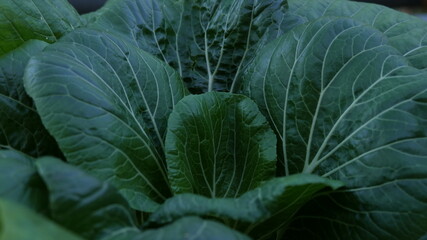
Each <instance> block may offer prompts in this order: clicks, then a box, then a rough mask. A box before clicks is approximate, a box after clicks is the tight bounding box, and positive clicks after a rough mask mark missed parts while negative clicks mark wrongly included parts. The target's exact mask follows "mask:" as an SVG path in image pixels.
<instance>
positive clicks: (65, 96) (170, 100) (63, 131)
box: [25, 30, 186, 211]
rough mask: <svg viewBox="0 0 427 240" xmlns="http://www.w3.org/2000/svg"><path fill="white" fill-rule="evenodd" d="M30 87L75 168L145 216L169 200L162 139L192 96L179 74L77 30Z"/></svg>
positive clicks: (44, 60)
mask: <svg viewBox="0 0 427 240" xmlns="http://www.w3.org/2000/svg"><path fill="white" fill-rule="evenodd" d="M25 81H26V86H25V87H26V90H27V92H28V93H29V95H30V96H31V97H32V98H33V99H34V101H35V103H36V106H37V109H38V111H39V113H40V115H41V116H42V120H43V123H44V125H45V126H46V128H47V129H48V130H49V132H50V133H51V134H52V135H53V136H54V137H55V138H56V140H57V141H58V143H59V146H60V148H61V150H62V151H63V152H64V154H65V156H66V157H67V159H68V160H69V161H70V162H71V163H72V164H75V165H78V166H79V167H81V168H83V169H85V170H86V171H88V172H89V173H91V174H94V175H95V176H97V177H99V178H101V179H103V180H108V181H109V182H111V183H112V184H113V185H114V186H116V187H117V188H118V189H119V190H120V191H121V192H122V193H123V194H124V196H125V197H126V198H127V199H128V200H129V201H130V202H131V205H132V207H134V208H136V209H139V210H144V211H151V210H152V209H154V208H155V207H156V202H162V201H163V200H164V199H166V198H167V197H168V196H169V194H170V191H169V187H168V184H167V177H166V173H165V171H166V167H165V163H164V156H163V141H164V140H163V139H164V135H165V129H166V123H167V118H168V116H169V113H170V112H171V111H172V109H173V107H174V105H175V103H176V102H177V101H178V100H179V99H181V98H182V97H183V96H184V95H185V94H186V91H185V88H184V86H183V84H182V82H181V81H180V79H179V76H178V75H177V73H176V72H175V71H174V70H173V69H171V68H170V67H168V66H167V65H166V64H164V63H162V62H161V61H159V60H158V59H156V58H154V57H152V56H151V55H149V54H147V53H145V52H143V51H142V50H140V49H137V48H135V47H134V46H133V45H131V44H128V43H126V42H124V41H122V40H120V39H118V38H115V37H113V36H111V35H108V34H105V33H101V32H98V31H91V30H78V31H75V32H73V33H71V34H69V35H67V36H66V37H64V38H63V40H62V41H60V42H58V43H57V44H54V45H52V46H50V47H48V48H47V49H46V51H45V52H44V53H43V54H42V55H40V56H37V57H36V58H33V59H32V60H31V61H30V63H29V64H28V67H27V69H26V77H25ZM135 200H136V201H135Z"/></svg>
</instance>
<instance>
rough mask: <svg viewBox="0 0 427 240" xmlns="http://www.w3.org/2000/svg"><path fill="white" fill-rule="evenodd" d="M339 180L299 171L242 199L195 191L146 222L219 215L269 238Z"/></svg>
mask: <svg viewBox="0 0 427 240" xmlns="http://www.w3.org/2000/svg"><path fill="white" fill-rule="evenodd" d="M341 186H342V184H341V183H340V182H338V181H334V180H329V179H326V178H321V177H318V176H315V175H308V174H298V175H292V176H288V177H281V178H275V179H272V180H270V181H268V182H267V183H265V184H263V185H262V186H260V187H258V188H256V189H254V190H252V191H249V192H247V193H245V194H243V195H242V196H240V197H239V198H206V197H203V196H200V195H194V194H182V195H177V196H175V197H174V198H171V199H168V200H167V201H166V202H165V203H164V204H163V205H162V206H161V207H160V208H159V209H158V210H157V211H156V212H154V213H153V214H152V215H151V216H150V218H149V219H148V221H147V223H146V225H159V224H165V223H168V222H171V221H174V220H175V219H178V218H180V217H182V216H194V215H195V216H202V217H209V218H217V219H219V220H221V221H222V222H224V223H225V224H227V225H228V226H229V227H233V228H235V229H237V230H239V231H241V232H244V233H246V234H248V235H249V236H251V237H253V238H254V239H259V240H260V239H267V238H268V237H269V236H270V235H271V234H273V233H275V232H276V231H277V230H279V229H282V228H284V227H286V226H287V225H288V224H289V223H290V222H291V220H292V218H293V217H294V215H295V213H296V212H297V211H298V210H299V209H300V208H301V207H302V206H303V205H304V204H306V203H307V202H308V201H309V200H311V199H312V198H313V197H314V196H315V195H316V194H318V193H319V191H321V190H323V189H325V188H326V187H330V188H332V189H337V188H339V187H341Z"/></svg>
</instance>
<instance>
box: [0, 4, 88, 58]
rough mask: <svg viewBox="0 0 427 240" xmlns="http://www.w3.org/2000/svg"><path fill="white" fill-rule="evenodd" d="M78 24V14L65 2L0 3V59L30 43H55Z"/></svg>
mask: <svg viewBox="0 0 427 240" xmlns="http://www.w3.org/2000/svg"><path fill="white" fill-rule="evenodd" d="M80 24H81V23H80V17H79V15H78V13H77V12H76V10H75V9H74V8H73V6H71V5H70V4H69V3H68V1H67V0H2V1H1V2H0V55H3V54H5V53H7V52H9V51H11V50H13V49H15V48H17V47H19V46H20V45H22V44H23V43H24V42H25V41H27V40H30V39H38V40H42V41H45V42H48V43H52V42H55V41H56V40H57V39H59V38H60V37H61V36H63V35H64V34H65V33H68V32H70V31H72V30H74V29H75V28H76V27H78V26H80Z"/></svg>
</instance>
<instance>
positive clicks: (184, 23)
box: [92, 0, 287, 93]
mask: <svg viewBox="0 0 427 240" xmlns="http://www.w3.org/2000/svg"><path fill="white" fill-rule="evenodd" d="M286 8H287V7H286V1H284V0H264V1H257V0H221V1H216V0H209V1H205V0H195V1H188V0H180V1H175V0H160V1H159V0H112V1H109V2H107V4H106V5H105V7H104V8H103V9H101V10H100V11H101V14H100V17H99V18H98V20H97V22H96V23H95V24H93V25H92V27H95V28H98V29H103V30H106V31H108V32H113V33H114V34H118V35H120V36H123V37H126V38H128V39H130V40H131V41H132V42H134V43H135V44H136V45H137V46H139V47H140V48H142V49H144V50H146V51H148V52H150V53H152V54H154V55H156V56H158V57H159V58H161V59H162V60H164V61H165V62H167V63H169V64H170V65H171V66H172V67H174V68H175V69H177V70H178V71H179V73H180V75H181V77H182V78H183V79H184V80H185V81H186V83H187V86H188V87H189V89H190V90H191V91H192V92H193V93H200V92H206V91H208V90H209V91H210V90H212V89H213V90H218V91H226V90H230V89H233V88H234V86H232V85H233V82H234V81H235V79H237V77H238V76H239V75H240V73H241V72H242V70H243V69H244V67H245V65H246V63H247V62H248V60H249V59H251V55H252V54H253V53H254V52H255V51H256V50H257V49H258V48H259V46H262V45H264V44H265V43H266V42H268V41H269V40H270V39H274V38H276V37H277V36H278V35H280V34H281V33H282V28H286V25H287V24H285V23H284V22H282V20H283V15H284V13H285V12H286Z"/></svg>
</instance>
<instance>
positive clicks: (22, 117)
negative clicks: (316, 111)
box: [0, 40, 62, 157]
mask: <svg viewBox="0 0 427 240" xmlns="http://www.w3.org/2000/svg"><path fill="white" fill-rule="evenodd" d="M47 45H48V44H47V43H45V42H42V41H37V40H30V41H28V42H26V43H25V44H24V45H22V46H21V47H19V48H17V49H16V50H14V51H12V52H10V53H8V54H6V55H4V56H1V57H0V115H1V116H2V117H1V118H0V148H12V149H16V150H18V151H22V152H24V153H26V154H29V155H31V156H33V157H38V156H41V155H46V154H50V155H55V156H61V155H62V154H61V153H60V151H59V149H58V145H57V144H56V142H55V140H54V139H53V138H52V137H51V136H50V135H49V133H48V132H47V131H46V129H45V128H44V126H43V124H42V123H41V120H40V117H39V115H38V114H37V111H36V109H35V106H34V103H33V101H32V100H31V98H30V97H29V96H28V95H27V94H26V93H25V89H24V84H23V80H22V79H23V76H24V69H25V66H26V65H27V63H28V61H29V60H30V58H31V57H32V56H34V55H37V54H39V53H40V52H41V51H42V50H43V48H45V47H46V46H47Z"/></svg>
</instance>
